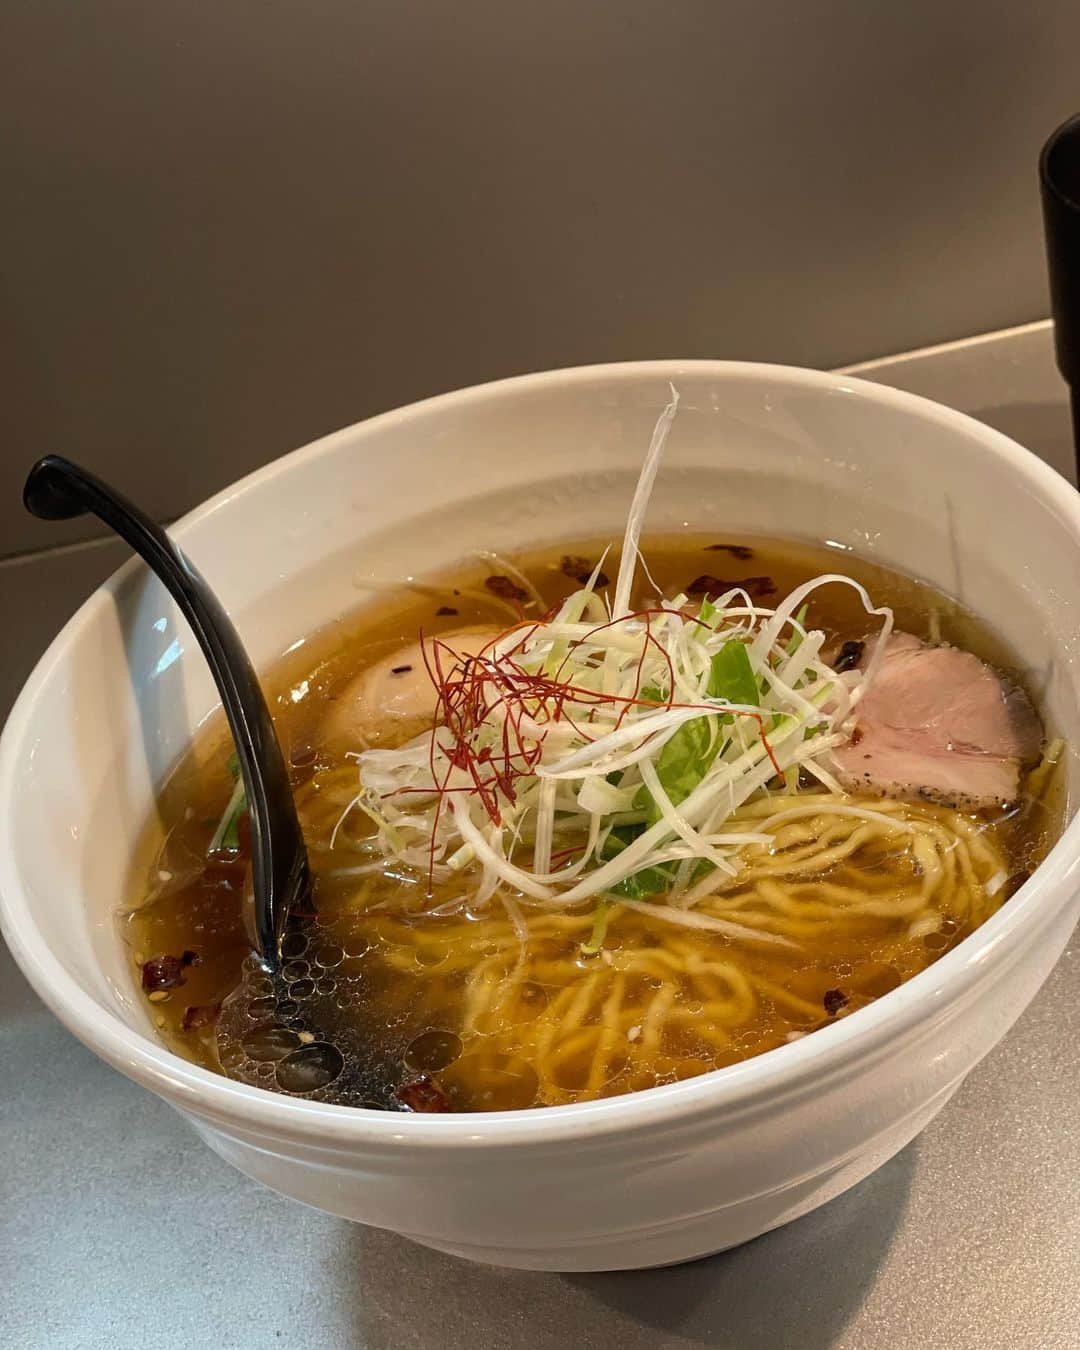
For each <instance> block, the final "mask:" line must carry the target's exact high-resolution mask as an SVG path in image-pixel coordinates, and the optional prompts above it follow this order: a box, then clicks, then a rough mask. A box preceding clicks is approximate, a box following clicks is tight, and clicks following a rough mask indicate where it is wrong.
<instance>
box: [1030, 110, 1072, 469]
mask: <svg viewBox="0 0 1080 1350" xmlns="http://www.w3.org/2000/svg"><path fill="white" fill-rule="evenodd" d="M1039 182H1040V185H1041V188H1042V206H1043V220H1044V222H1045V225H1046V259H1047V264H1048V267H1049V270H1050V305H1051V308H1052V309H1053V312H1054V347H1055V350H1056V352H1057V364H1058V370H1060V371H1061V374H1062V377H1063V378H1064V380H1065V383H1066V384H1067V385H1068V386H1069V394H1070V400H1071V403H1072V419H1073V444H1074V446H1075V448H1076V456H1077V468H1078V471H1080V114H1078V115H1077V116H1075V117H1070V118H1069V120H1068V121H1067V122H1063V123H1062V124H1061V126H1059V127H1058V129H1057V131H1055V132H1054V134H1053V135H1052V136H1051V137H1050V139H1049V140H1048V141H1047V142H1046V144H1045V145H1044V146H1043V149H1042V154H1041V155H1040V156H1039Z"/></svg>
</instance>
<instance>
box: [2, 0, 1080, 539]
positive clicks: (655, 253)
mask: <svg viewBox="0 0 1080 1350" xmlns="http://www.w3.org/2000/svg"><path fill="white" fill-rule="evenodd" d="M0 21H2V24H3V28H4V30H5V36H4V37H3V38H2V39H0V41H2V42H3V47H4V50H5V52H6V55H7V57H8V67H9V68H8V73H7V74H6V76H5V78H4V80H3V81H0V125H2V126H3V127H4V133H3V136H2V138H0V169H2V180H0V181H2V182H3V184H4V190H3V198H4V205H3V210H2V212H0V242H2V248H0V280H2V286H3V306H4V307H3V312H2V323H3V330H4V331H3V342H4V349H5V352H6V354H5V355H4V358H3V370H4V394H3V398H2V399H0V419H2V423H3V426H2V430H3V437H2V441H0V445H2V449H0V556H10V555H15V554H19V553H22V552H24V551H26V550H31V549H38V548H42V547H45V546H48V545H51V544H53V543H55V542H56V541H57V540H58V539H60V538H64V537H66V538H69V539H70V538H75V537H78V536H79V535H80V534H82V535H85V534H86V533H87V532H88V530H89V527H88V526H86V525H85V524H83V525H80V526H76V527H68V529H67V533H66V534H65V533H64V529H65V527H55V526H54V527H46V526H43V525H39V524H37V523H36V522H32V521H30V520H28V519H26V518H24V516H23V514H22V512H21V509H20V508H19V507H18V504H17V494H18V488H19V485H20V483H21V479H22V476H23V473H24V470H25V468H26V466H27V464H28V462H29V461H30V460H31V458H32V457H34V456H35V455H36V454H38V453H39V452H41V451H44V450H54V449H59V450H63V451H66V452H67V453H69V454H72V455H74V456H78V457H81V458H83V459H85V460H86V461H88V462H89V463H91V464H92V465H95V466H97V467H98V468H99V469H100V470H101V471H103V472H106V473H108V474H110V475H112V476H114V477H115V478H116V479H117V480H118V481H122V482H124V483H126V484H127V485H128V487H129V488H130V489H131V490H132V491H133V492H134V493H136V494H137V495H138V496H139V497H140V498H142V499H143V500H144V501H145V502H146V503H147V504H148V505H149V507H150V508H151V509H152V510H153V511H154V512H156V513H157V514H158V515H160V516H162V517H169V516H172V515H175V514H178V513H179V512H181V511H182V510H184V509H185V508H187V507H188V506H190V505H192V504H193V503H194V502H196V501H197V500H198V499H200V498H201V497H203V496H205V495H206V494H207V493H208V492H209V491H211V490H212V489H214V488H217V487H219V486H220V485H222V484H223V483H225V482H227V481H228V480H230V479H231V478H233V477H235V476H236V475H237V474H238V473H240V472H242V471H244V470H246V469H248V468H250V467H252V466H254V465H256V464H258V463H260V462H262V461H264V460H266V459H269V458H271V457H273V456H274V455H277V454H278V453H280V452H281V451H283V450H285V449H288V448H290V447H292V446H294V445H297V444H300V443H302V442H304V441H306V440H308V439H310V438H312V437H313V436H315V435H317V434H319V433H321V432H323V431H327V430H330V429H332V428H334V427H337V426H339V425H342V424H345V423H348V422H350V421H353V420H355V419H356V418H359V417H362V416H365V415H366V414H368V413H371V412H373V411H376V410H378V409H381V408H385V407H387V406H390V405H393V404H395V403H399V402H402V401H407V400H410V399H413V398H416V397H420V396H422V395H425V394H428V393H431V392H435V391H437V390H441V389H445V388H448V387H452V386H455V385H460V384H465V383H470V382H473V381H477V380H483V379H488V378H491V377H493V376H498V375H503V374H507V373H511V372H517V371H522V370H528V369H533V368H537V367H544V366H556V365H561V364H569V363H574V362H581V361H590V360H612V359H620V358H627V357H643V356H662V355H727V356H744V357H752V358H770V359H776V360H781V361H795V362H805V363H810V364H819V365H832V364H837V363H840V362H844V361H853V360H857V359H859V358H861V357H866V356H871V355H874V354H878V353H882V352H888V351H897V350H901V349H904V348H909V347H912V346H917V345H920V344H924V343H927V342H932V341H937V340H941V339H945V338H950V337H954V336H959V335H964V334H969V333H972V332H977V331H980V330H984V329H990V328H995V327H999V326H1002V325H1004V324H1008V323H1013V322H1017V321H1021V320H1025V319H1029V318H1033V317H1036V316H1038V315H1040V314H1042V313H1044V312H1045V309H1046V297H1045V290H1044V282H1043V272H1042V257H1041V242H1040V238H1039V222H1038V210H1037V198H1036V190H1035V157H1036V154H1037V150H1038V147H1039V144H1040V142H1041V140H1042V139H1043V137H1044V136H1045V135H1046V133H1047V132H1048V131H1049V130H1050V129H1051V127H1052V126H1053V125H1054V124H1055V123H1056V122H1057V121H1059V120H1060V119H1061V118H1062V117H1063V116H1064V115H1066V114H1067V113H1069V112H1070V111H1072V110H1073V108H1074V105H1076V104H1080V85H1078V83H1077V78H1076V72H1077V68H1078V67H1077V55H1076V54H1077V52H1078V51H1080V6H1077V5H1076V3H1075V0H1047V2H1046V3H1028V4H1018V3H1016V0H983V2H982V3H976V0H683V2H676V3H672V2H671V0H668V2H667V3H661V2H660V0H604V2H603V3H601V2H600V0H538V2H537V3H532V4H527V5H526V4H518V3H513V2H512V0H459V2H458V3H454V4H450V3H447V2H446V0H396V2H395V3H391V2H390V0H307V2H306V3H297V0H213V3H210V2H209V0H155V2H154V3H149V4H148V3H146V0H92V3H91V2H89V0H87V2H86V3H82V2H81V0H7V3H6V4H5V5H4V6H3V10H2V20H0Z"/></svg>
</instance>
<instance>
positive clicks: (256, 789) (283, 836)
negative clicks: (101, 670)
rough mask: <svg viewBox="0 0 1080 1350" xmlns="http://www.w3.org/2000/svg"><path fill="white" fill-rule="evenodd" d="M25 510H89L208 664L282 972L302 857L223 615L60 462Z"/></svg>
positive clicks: (148, 523)
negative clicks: (142, 566) (123, 546)
mask: <svg viewBox="0 0 1080 1350" xmlns="http://www.w3.org/2000/svg"><path fill="white" fill-rule="evenodd" d="M23 501H24V503H25V504H26V508H27V510H28V511H30V512H31V514H33V515H35V516H38V517H40V518H41V519H42V520H70V519H71V518H72V517H74V516H81V515H83V514H84V513H85V512H87V511H89V512H91V513H92V514H93V515H95V516H98V517H99V518H100V519H101V520H103V521H104V522H105V524H106V525H108V526H109V527H110V529H113V530H115V531H116V533H117V534H118V535H120V536H121V538H123V539H124V540H126V541H127V543H129V544H130V545H131V547H132V548H133V549H134V550H135V552H136V553H138V555H139V556H140V557H141V558H142V559H143V561H144V562H145V563H146V565H147V566H148V567H149V568H150V570H151V571H152V572H153V573H154V575H155V576H156V577H157V578H158V580H159V581H160V582H161V583H162V585H163V586H164V587H165V588H166V590H168V592H169V594H170V595H171V596H172V597H173V599H174V600H175V601H176V603H177V605H178V606H179V607H180V610H181V612H182V613H183V615H184V618H185V619H187V621H188V623H189V624H190V625H191V629H192V632H193V633H194V634H195V637H196V638H197V640H198V643H199V646H200V647H201V648H202V650H203V654H204V655H205V657H206V659H207V662H208V663H209V665H210V670H211V673H212V674H213V677H214V682H215V684H216V685H217V687H218V693H219V694H220V695H221V702H222V704H223V706H224V708H225V715H226V717H227V718H228V719H229V727H230V729H231V731H232V734H233V740H234V741H235V742H236V753H237V758H238V760H239V763H240V773H241V775H242V777H243V780H244V789H245V791H246V793H247V800H248V804H249V807H250V811H251V835H252V840H251V842H252V848H251V861H252V883H253V888H254V893H255V939H256V944H257V946H258V951H259V955H260V957H261V958H262V960H263V962H264V963H265V965H266V967H267V969H268V970H269V971H270V972H271V973H274V974H276V973H277V971H278V969H279V966H280V963H281V938H282V934H283V933H284V931H285V923H286V919H287V918H288V915H289V911H290V910H291V909H292V908H293V907H294V906H296V905H297V904H298V902H300V901H306V900H308V899H309V897H310V890H311V877H310V873H309V871H308V857H307V850H306V848H305V847H304V838H303V835H302V834H301V832H300V822H299V820H298V818H297V814H296V805H295V803H294V801H293V795H292V789H291V787H290V785H289V775H288V771H287V769H286V767H285V759H284V756H283V755H282V753H281V746H280V744H279V743H278V739H277V735H276V734H275V732H274V724H273V722H272V721H271V719H270V710H269V709H268V708H267V706H266V699H265V698H264V696H263V692H262V688H261V687H260V685H259V680H258V677H257V676H256V674H255V670H254V668H253V666H252V664H251V661H250V659H249V657H248V654H247V652H246V651H245V650H244V646H243V643H242V642H241V641H240V638H239V636H238V634H237V632H236V629H235V628H234V627H233V625H232V622H231V620H230V619H229V616H228V615H227V614H226V613H225V610H224V608H223V607H222V605H221V603H220V602H219V601H218V599H217V597H216V596H215V595H214V593H213V591H212V590H211V589H210V587H209V586H208V585H207V583H206V581H205V580H204V579H203V577H202V576H201V575H200V573H199V572H198V571H197V570H196V569H195V567H194V566H193V565H192V564H191V562H189V560H188V559H187V558H186V557H185V556H184V554H183V553H182V552H181V551H180V549H179V548H177V546H176V545H175V544H174V543H173V542H172V540H171V539H170V538H169V536H168V535H167V534H166V533H165V531H164V530H163V529H162V528H161V527H160V526H159V525H156V524H155V523H154V521H152V520H151V519H150V518H149V517H148V516H146V515H144V514H143V512H142V511H140V510H139V508H138V507H137V506H135V505H133V504H132V503H131V502H129V501H128V500H127V498H126V497H124V496H122V495H121V494H120V493H119V492H117V491H115V489H113V488H111V487H109V486H108V484H106V483H103V482H102V481H101V479H100V478H97V477H95V476H94V474H92V473H88V472H87V471H86V470H85V469H82V468H80V467H79V466H78V465H77V464H72V463H71V461H70V460H67V459H64V458H63V457H62V456H60V455H47V456H46V457H45V458H44V459H41V460H39V461H38V462H37V463H36V464H35V465H34V467H33V468H32V469H31V470H30V474H29V476H28V478H27V480H26V486H25V487H24V489H23Z"/></svg>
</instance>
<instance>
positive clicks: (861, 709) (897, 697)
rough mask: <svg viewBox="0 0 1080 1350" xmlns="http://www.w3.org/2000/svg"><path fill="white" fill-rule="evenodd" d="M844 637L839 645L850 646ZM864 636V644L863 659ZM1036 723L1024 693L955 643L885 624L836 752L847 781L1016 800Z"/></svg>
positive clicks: (1033, 753) (934, 794)
mask: <svg viewBox="0 0 1080 1350" xmlns="http://www.w3.org/2000/svg"><path fill="white" fill-rule="evenodd" d="M850 649H851V644H845V651H847V652H848V655H849V657H850V655H851V650H850ZM872 651H873V639H868V640H867V641H866V643H865V644H863V650H862V653H861V656H860V657H859V661H858V668H859V669H865V668H866V665H867V663H868V661H869V658H870V654H871V652H872ZM1042 741H1043V728H1042V724H1041V723H1040V721H1039V717H1038V714H1037V713H1036V712H1035V709H1034V707H1033V706H1032V703H1031V700H1030V699H1029V698H1028V696H1027V694H1026V693H1025V692H1024V691H1023V690H1022V689H1021V688H1019V687H1018V686H1017V685H1015V684H1011V683H1010V682H1009V681H1008V680H1007V679H1005V678H1004V677H1003V676H1002V675H1000V674H999V673H998V672H997V671H996V670H994V669H993V668H992V667H991V666H988V665H987V664H986V663H985V662H984V661H980V660H979V658H978V657H977V656H973V655H972V654H971V653H970V652H965V651H962V650H961V649H960V648H958V647H947V646H938V647H932V646H929V645H928V644H927V643H924V642H920V640H919V639H918V638H916V637H913V636H912V635H911V634H910V633H894V634H893V635H892V636H891V637H890V638H889V639H888V642H887V644H886V648H885V652H884V654H883V658H882V661H881V664H880V665H879V666H878V669H877V671H876V672H875V674H874V677H873V681H872V683H871V684H870V686H869V688H868V689H867V691H866V693H865V695H864V696H863V698H862V700H861V701H860V702H859V704H858V709H857V714H856V723H855V730H854V734H853V735H852V738H851V740H850V742H849V743H848V744H847V745H844V746H841V747H840V748H839V749H838V750H836V752H835V765H836V770H837V774H838V776H839V778H840V781H841V782H842V783H843V785H844V786H845V787H847V788H848V789H850V790H851V791H858V792H870V793H875V794H877V795H880V796H888V797H905V798H915V799H922V800H924V801H934V802H939V803H941V804H943V805H948V806H967V807H981V806H994V805H1004V804H1007V803H1009V802H1012V801H1015V799H1016V796H1017V793H1018V791H1019V785H1020V771H1021V769H1022V768H1023V767H1024V766H1025V765H1028V764H1032V763H1034V762H1035V761H1036V760H1037V759H1038V757H1039V753H1040V750H1041V747H1042Z"/></svg>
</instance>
